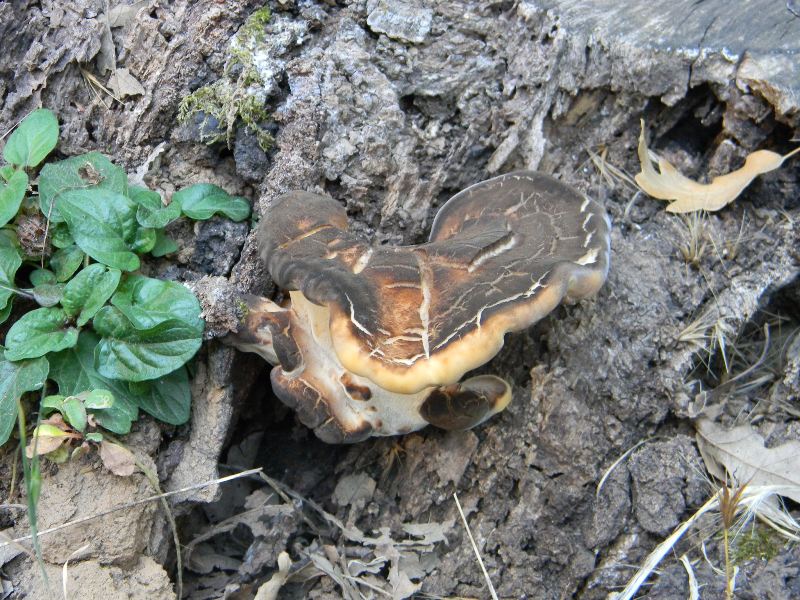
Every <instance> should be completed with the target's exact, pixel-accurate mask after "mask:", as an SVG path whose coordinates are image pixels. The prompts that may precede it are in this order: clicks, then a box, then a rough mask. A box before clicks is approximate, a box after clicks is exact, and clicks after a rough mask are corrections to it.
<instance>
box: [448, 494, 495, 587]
mask: <svg viewBox="0 0 800 600" xmlns="http://www.w3.org/2000/svg"><path fill="white" fill-rule="evenodd" d="M453 499H454V500H455V501H456V508H458V514H459V515H461V521H462V522H463V523H464V529H466V530H467V535H468V536H469V542H470V544H472V551H473V552H475V558H477V559H478V564H479V565H480V566H481V571H482V572H483V578H484V579H485V580H486V586H487V587H488V588H489V593H490V594H491V595H492V600H497V592H496V591H495V590H494V585H492V580H491V578H490V577H489V572H488V571H487V570H486V566H485V565H484V564H483V559H482V558H481V553H480V551H479V550H478V545H477V544H476V543H475V538H473V537H472V531H471V530H470V528H469V523H467V517H466V516H464V511H463V510H462V509H461V502H459V501H458V494H453Z"/></svg>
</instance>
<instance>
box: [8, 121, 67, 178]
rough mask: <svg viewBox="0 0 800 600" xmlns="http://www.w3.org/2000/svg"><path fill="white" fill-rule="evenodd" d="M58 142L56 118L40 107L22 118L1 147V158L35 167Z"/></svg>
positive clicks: (13, 163)
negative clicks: (4, 145)
mask: <svg viewBox="0 0 800 600" xmlns="http://www.w3.org/2000/svg"><path fill="white" fill-rule="evenodd" d="M57 143H58V119H56V116H55V115H54V114H53V113H52V111H49V110H47V109H46V108H40V109H39V110H35V111H33V112H32V113H31V114H29V115H28V116H27V117H25V118H24V119H23V120H22V123H20V124H19V126H18V127H17V128H16V129H15V130H14V133H12V134H11V136H10V137H9V138H8V142H7V143H6V147H5V148H3V158H5V159H6V161H7V162H10V163H11V164H12V165H19V166H22V167H35V166H36V165H38V164H39V163H40V162H42V161H43V160H44V159H45V157H46V156H47V155H48V154H50V152H52V151H53V148H55V147H56V144H57Z"/></svg>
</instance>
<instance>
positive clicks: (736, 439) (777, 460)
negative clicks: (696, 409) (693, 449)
mask: <svg viewBox="0 0 800 600" xmlns="http://www.w3.org/2000/svg"><path fill="white" fill-rule="evenodd" d="M695 425H696V428H697V446H698V448H699V449H700V454H701V455H702V457H703V461H704V462H705V464H706V468H707V469H708V472H709V473H711V474H712V475H713V476H714V477H716V478H717V479H719V480H721V481H725V480H726V478H727V477H732V478H733V479H734V481H733V483H736V484H738V485H743V484H748V485H782V486H783V485H785V486H794V487H796V488H797V491H796V492H794V493H793V492H792V491H791V490H789V491H787V492H786V493H781V495H783V496H787V497H788V498H791V499H792V500H794V501H795V502H800V442H798V441H795V440H793V441H791V442H787V443H785V444H782V445H781V446H776V447H775V448H765V447H764V439H763V438H762V437H761V436H760V435H759V434H758V433H756V432H755V431H753V430H752V429H751V428H750V427H748V426H746V425H742V426H739V427H734V428H733V429H730V430H728V429H724V428H722V427H720V426H719V425H717V424H716V423H714V422H713V421H711V420H709V419H698V420H697V422H696V423H695Z"/></svg>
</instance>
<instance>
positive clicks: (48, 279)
mask: <svg viewBox="0 0 800 600" xmlns="http://www.w3.org/2000/svg"><path fill="white" fill-rule="evenodd" d="M28 279H30V281H31V285H32V286H33V287H36V286H37V285H45V284H47V283H55V282H56V274H55V273H53V272H52V271H51V270H50V269H34V270H33V271H31V274H30V275H28Z"/></svg>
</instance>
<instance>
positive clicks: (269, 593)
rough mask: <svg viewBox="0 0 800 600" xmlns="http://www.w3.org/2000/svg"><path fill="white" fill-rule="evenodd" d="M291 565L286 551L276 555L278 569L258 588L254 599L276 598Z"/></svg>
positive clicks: (268, 599)
mask: <svg viewBox="0 0 800 600" xmlns="http://www.w3.org/2000/svg"><path fill="white" fill-rule="evenodd" d="M291 567H292V560H291V559H290V558H289V555H288V554H287V553H286V552H281V553H280V554H279V555H278V570H277V571H275V573H273V574H272V578H271V579H270V580H269V581H267V582H266V583H265V584H264V585H262V586H261V587H260V588H258V593H257V594H256V597H255V600H277V598H278V592H279V591H280V589H281V588H282V587H283V584H284V583H286V580H287V579H288V578H289V569H290V568H291Z"/></svg>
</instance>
